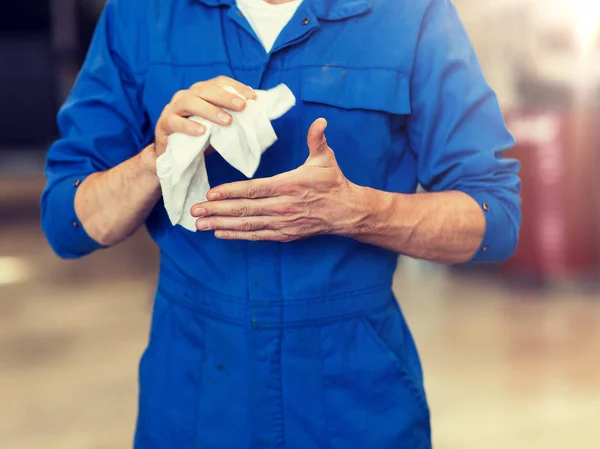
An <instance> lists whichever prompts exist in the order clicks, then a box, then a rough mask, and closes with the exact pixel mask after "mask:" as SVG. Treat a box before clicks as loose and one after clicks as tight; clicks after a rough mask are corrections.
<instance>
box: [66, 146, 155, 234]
mask: <svg viewBox="0 0 600 449" xmlns="http://www.w3.org/2000/svg"><path fill="white" fill-rule="evenodd" d="M155 161H156V155H155V153H154V148H153V146H149V147H147V148H146V149H144V150H143V151H142V152H140V153H139V154H138V155H136V156H134V157H133V158H131V159H129V160H127V161H125V162H123V163H122V164H120V165H118V166H116V167H114V168H112V169H110V170H107V171H105V172H99V173H94V174H92V175H90V176H89V177H87V178H86V179H85V181H83V183H82V184H81V185H80V186H79V189H78V191H77V194H76V195H75V212H76V214H77V217H78V218H79V220H80V221H81V224H82V226H83V227H84V229H85V231H86V232H87V233H88V235H89V236H90V237H91V238H93V239H94V240H96V241H97V242H98V243H100V244H102V245H103V246H111V245H115V244H117V243H119V242H121V241H123V240H125V239H126V238H127V237H129V236H130V235H132V234H133V233H134V232H135V231H136V230H137V229H138V228H139V227H140V225H142V223H144V221H145V220H146V218H147V217H148V215H149V214H150V211H151V210H152V208H153V207H154V205H155V204H156V202H157V201H158V199H159V198H160V195H161V191H160V183H159V180H158V177H157V176H156V171H155Z"/></svg>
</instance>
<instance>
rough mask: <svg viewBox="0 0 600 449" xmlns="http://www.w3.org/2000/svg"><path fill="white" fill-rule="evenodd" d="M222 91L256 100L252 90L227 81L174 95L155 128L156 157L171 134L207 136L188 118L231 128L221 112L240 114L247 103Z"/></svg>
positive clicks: (228, 118)
mask: <svg viewBox="0 0 600 449" xmlns="http://www.w3.org/2000/svg"><path fill="white" fill-rule="evenodd" d="M225 87H232V88H234V89H235V90H236V91H237V92H239V93H240V94H242V95H243V96H244V97H246V98H249V99H255V98H256V93H255V92H254V90H253V89H251V88H250V87H248V86H246V85H244V84H242V83H240V82H239V81H235V80H233V79H231V78H228V77H218V78H215V79H212V80H209V81H203V82H199V83H196V84H194V85H193V86H192V87H190V88H189V89H187V90H182V91H179V92H177V93H176V94H175V95H174V96H173V99H172V100H171V102H170V103H169V104H168V105H167V106H166V107H165V109H164V111H163V113H162V114H161V117H160V118H159V120H158V122H157V124H156V136H155V137H156V143H157V150H156V151H157V153H158V154H159V155H160V154H162V153H163V152H164V150H165V148H166V144H167V140H168V136H169V135H171V134H173V133H184V134H187V135H191V136H194V135H196V136H199V135H203V134H204V133H205V132H206V129H205V128H204V127H203V126H202V125H200V124H198V123H194V122H193V121H190V120H189V119H187V117H190V116H197V117H201V118H203V119H206V120H208V121H210V122H213V123H215V124H217V125H221V126H228V125H229V124H231V121H232V117H231V115H230V114H229V113H228V112H227V111H225V110H224V109H228V110H231V111H236V112H240V111H242V110H244V108H245V107H246V100H244V98H241V97H240V96H239V95H236V94H234V93H232V92H229V91H227V90H226V89H225Z"/></svg>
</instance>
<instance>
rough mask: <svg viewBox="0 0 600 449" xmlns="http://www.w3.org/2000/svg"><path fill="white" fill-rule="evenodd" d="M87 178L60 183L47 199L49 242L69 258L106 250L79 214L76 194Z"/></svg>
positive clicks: (76, 177) (61, 255)
mask: <svg viewBox="0 0 600 449" xmlns="http://www.w3.org/2000/svg"><path fill="white" fill-rule="evenodd" d="M86 177H87V175H85V176H73V177H69V178H65V179H63V180H61V181H59V182H58V183H56V184H55V185H54V186H53V188H52V191H51V192H49V195H48V197H47V198H46V200H47V203H46V204H45V207H44V211H45V214H44V215H45V217H44V220H43V221H44V225H45V227H46V230H47V231H50V232H47V234H48V240H49V241H50V244H51V245H52V248H53V249H54V251H55V252H56V253H57V254H58V255H59V256H60V257H63V258H65V259H76V258H79V257H82V256H85V255H87V254H89V253H91V252H93V251H96V250H98V249H101V248H104V246H103V245H101V244H100V243H98V242H97V241H96V240H94V239H93V238H91V237H90V236H89V235H88V233H87V232H86V230H85V229H84V228H83V225H82V224H81V221H80V220H79V218H78V217H77V214H76V213H75V194H76V193H77V189H78V188H79V186H80V185H81V183H82V182H83V181H84V179H85V178H86ZM48 227H50V229H48Z"/></svg>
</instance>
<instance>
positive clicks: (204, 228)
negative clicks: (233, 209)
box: [196, 221, 210, 231]
mask: <svg viewBox="0 0 600 449" xmlns="http://www.w3.org/2000/svg"><path fill="white" fill-rule="evenodd" d="M196 228H197V229H198V230H199V231H208V230H209V229H210V223H208V222H207V221H200V222H199V223H197V224H196Z"/></svg>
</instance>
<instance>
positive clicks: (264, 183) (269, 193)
mask: <svg viewBox="0 0 600 449" xmlns="http://www.w3.org/2000/svg"><path fill="white" fill-rule="evenodd" d="M326 127H327V122H326V121H325V120H324V119H318V120H316V121H315V122H314V123H313V124H312V126H311V127H310V129H309V131H308V137H307V141H308V149H309V156H308V159H307V160H306V162H305V163H304V164H303V165H302V166H300V167H298V168H297V169H295V170H292V171H290V172H286V173H282V174H280V175H277V176H274V177H272V178H264V179H254V180H250V181H241V182H235V183H231V184H223V185H221V186H218V187H215V188H214V189H211V190H210V191H209V192H208V194H207V199H208V201H206V202H204V203H199V204H196V205H194V207H192V211H191V212H192V215H193V216H194V217H198V220H197V221H196V227H197V229H198V230H200V231H208V230H211V231H214V232H215V236H216V237H217V238H221V239H228V240H252V241H256V240H271V241H278V242H290V241H293V240H298V239H302V238H306V237H311V236H316V235H322V234H344V230H345V229H348V228H350V227H352V226H354V225H355V224H356V223H357V221H359V220H360V219H361V218H362V216H363V215H364V212H363V211H361V210H360V209H359V208H357V204H356V201H355V200H356V193H357V191H358V190H359V189H360V187H358V186H356V185H354V184H352V183H351V182H350V181H348V179H346V177H345V176H344V174H343V173H342V171H341V170H340V168H339V166H338V164H337V161H336V159H335V155H334V153H333V150H332V149H331V148H329V146H328V145H327V140H326V139H325V128H326Z"/></svg>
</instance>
